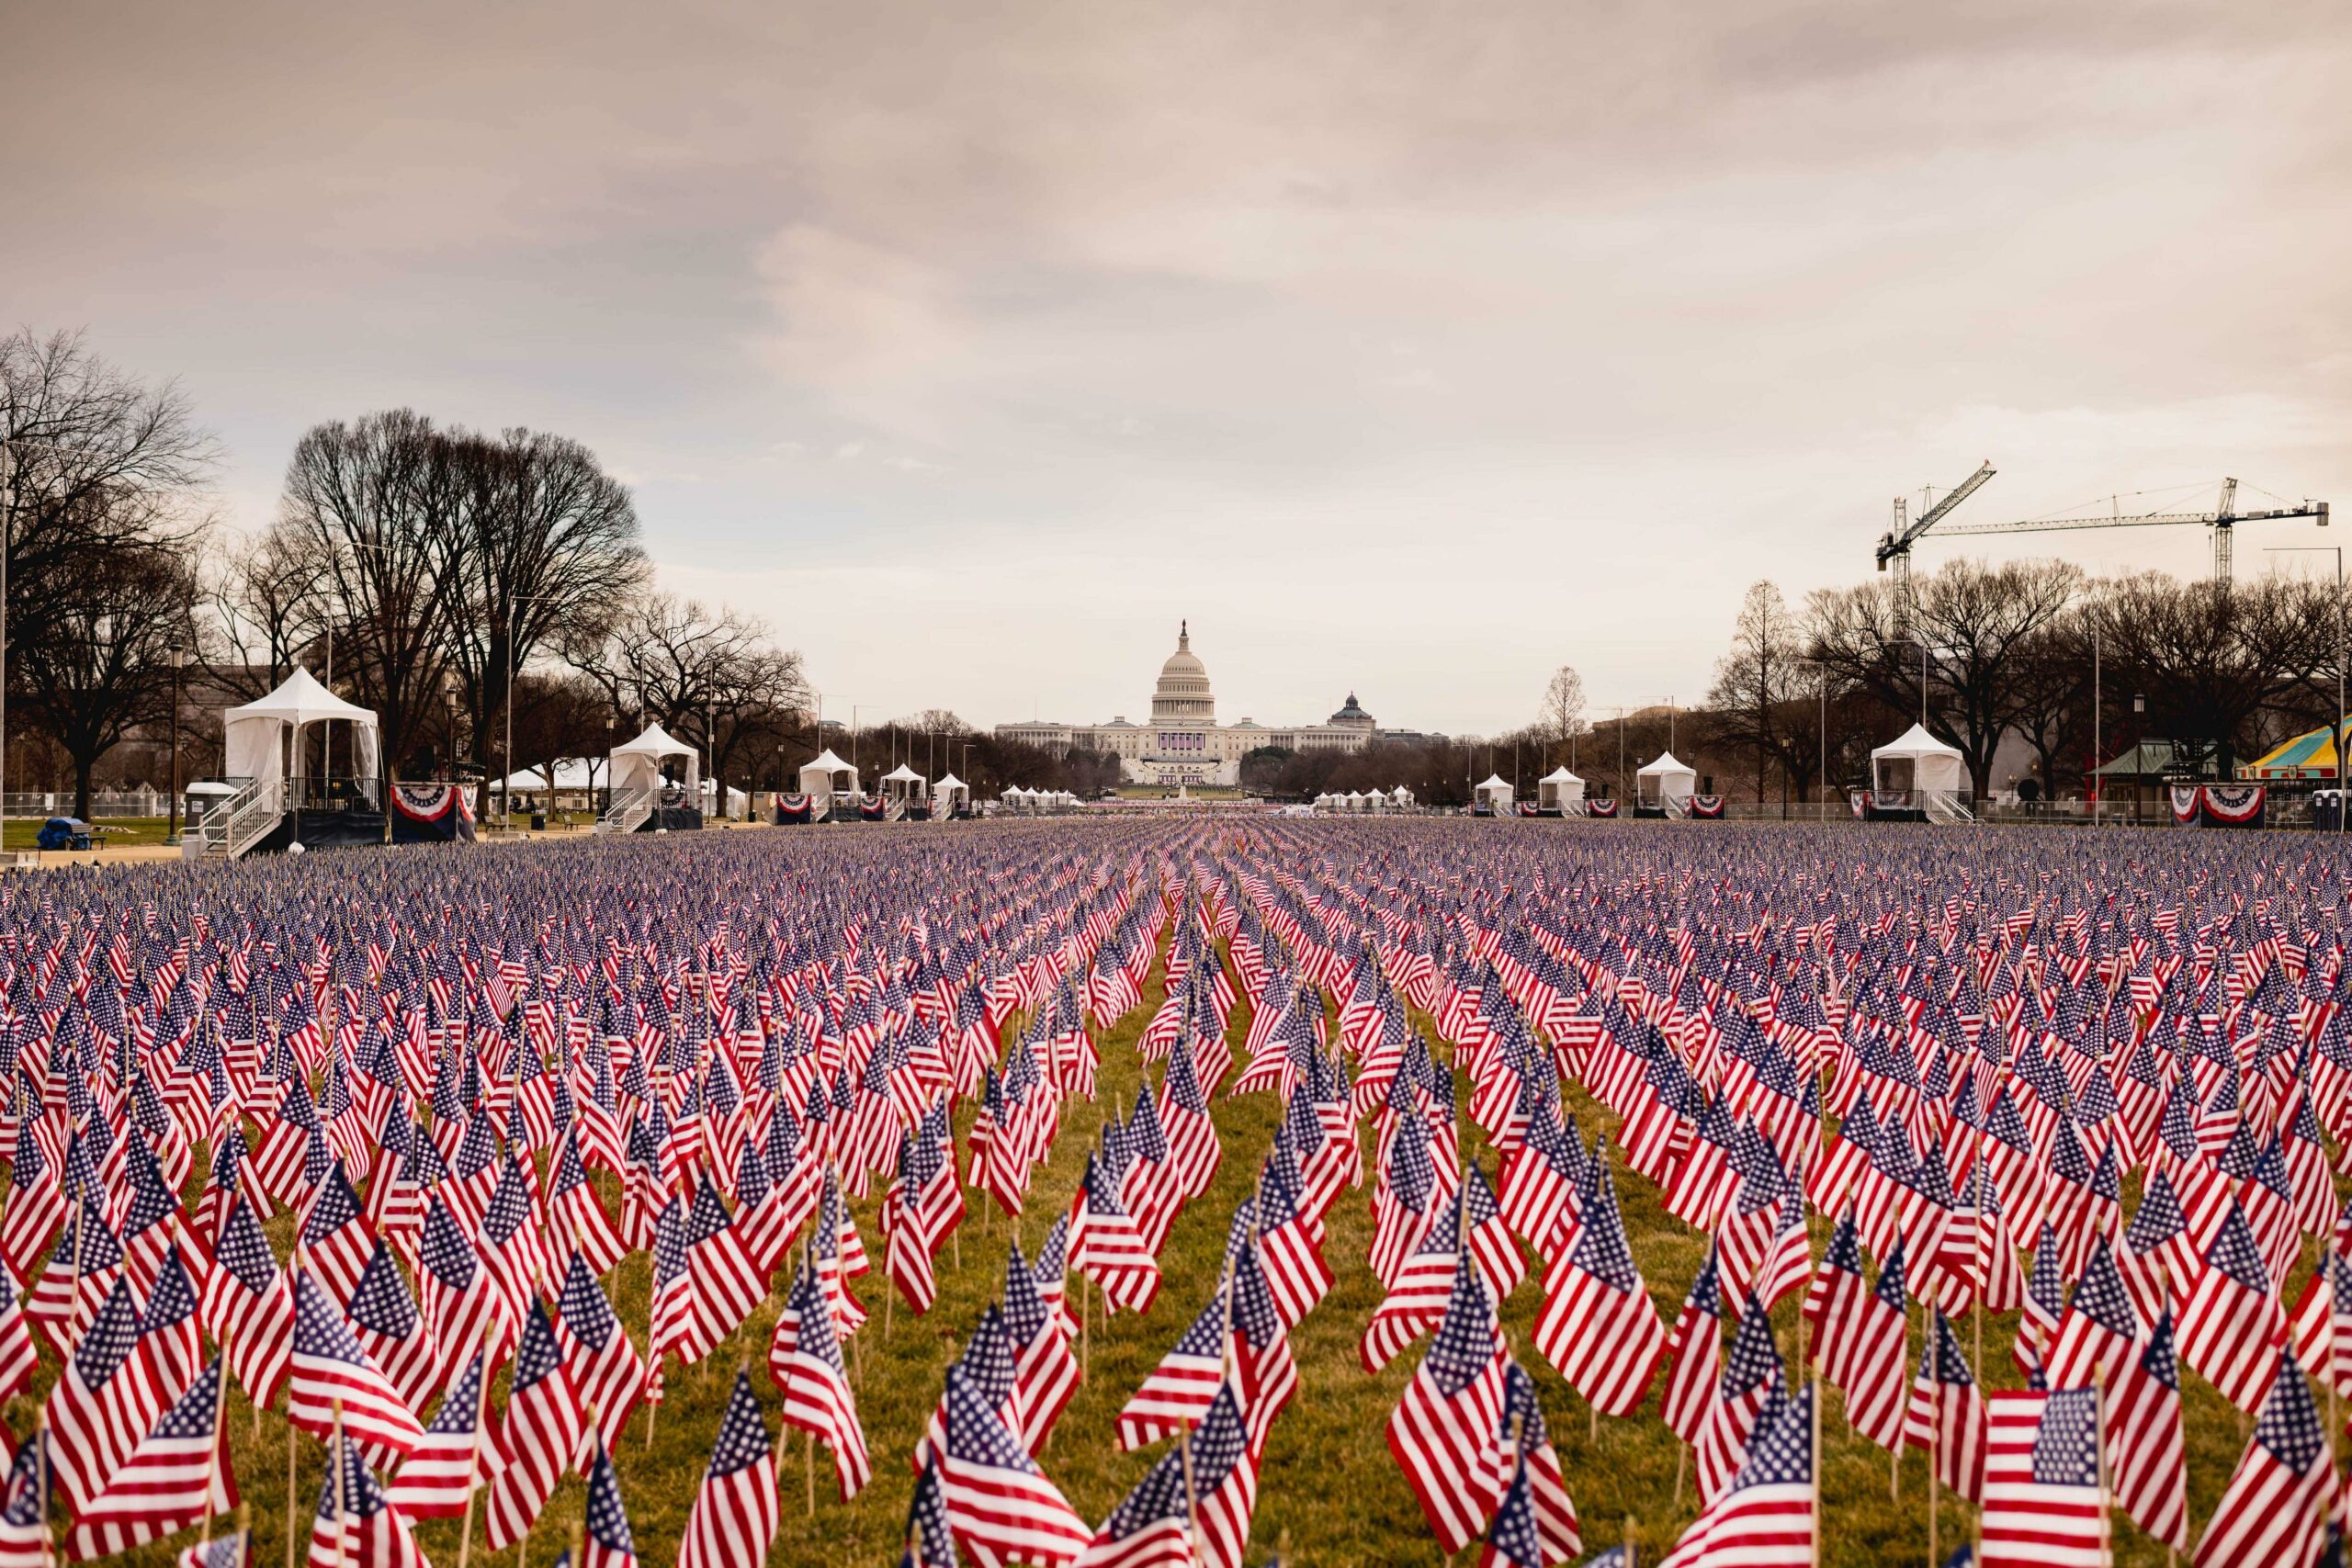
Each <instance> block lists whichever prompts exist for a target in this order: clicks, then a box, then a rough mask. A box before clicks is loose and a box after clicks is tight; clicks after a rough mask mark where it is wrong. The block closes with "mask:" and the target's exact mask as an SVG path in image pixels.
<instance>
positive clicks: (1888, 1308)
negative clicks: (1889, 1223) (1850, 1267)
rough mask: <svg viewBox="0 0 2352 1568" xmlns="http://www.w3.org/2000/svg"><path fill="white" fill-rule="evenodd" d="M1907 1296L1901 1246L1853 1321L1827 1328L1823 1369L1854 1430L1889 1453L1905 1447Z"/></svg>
mask: <svg viewBox="0 0 2352 1568" xmlns="http://www.w3.org/2000/svg"><path fill="white" fill-rule="evenodd" d="M1906 1306H1907V1303H1906V1302H1905V1292H1904V1265H1903V1242H1902V1241H1901V1239H1900V1238H1897V1240H1896V1241H1895V1243H1894V1251H1892V1252H1890V1253H1889V1254H1887V1258H1886V1267H1885V1268H1884V1269H1882V1270H1881V1271H1880V1273H1879V1277H1878V1284H1877V1286H1876V1287H1875V1288H1873V1289H1872V1290H1871V1292H1870V1293H1869V1294H1868V1295H1866V1296H1864V1297H1862V1298H1861V1301H1860V1304H1859V1305H1858V1306H1857V1308H1856V1309H1855V1312H1854V1314H1853V1315H1852V1316H1851V1317H1849V1318H1848V1319H1846V1320H1845V1321H1844V1322H1842V1323H1841V1322H1838V1321H1836V1320H1832V1321H1830V1322H1829V1323H1827V1324H1825V1325H1823V1329H1822V1336H1821V1341H1820V1365H1821V1368H1822V1371H1823V1373H1824V1375H1826V1377H1828V1378H1829V1379H1830V1380H1831V1381H1832V1382H1837V1383H1839V1384H1841V1385H1842V1386H1843V1387H1844V1388H1845V1390H1846V1413H1847V1416H1848V1417H1849V1419H1850V1420H1851V1421H1852V1422H1853V1424H1854V1429H1855V1430H1856V1431H1858V1432H1860V1433H1861V1434H1862V1436H1864V1437H1866V1438H1869V1439H1870V1440H1871V1441H1872V1442H1874V1443H1876V1444H1877V1445H1878V1446H1879V1447H1881V1448H1883V1449H1885V1450H1888V1451H1889V1452H1899V1451H1901V1449H1902V1446H1903V1401H1904V1390H1905V1383H1906V1382H1907V1381H1908V1380H1907V1372H1908V1370H1909V1369H1908V1368H1907V1366H1906V1365H1905V1362H1906V1361H1907V1359H1908V1358H1909V1354H1910V1326H1911V1320H1910V1318H1909V1316H1908V1315H1907V1314H1906Z"/></svg>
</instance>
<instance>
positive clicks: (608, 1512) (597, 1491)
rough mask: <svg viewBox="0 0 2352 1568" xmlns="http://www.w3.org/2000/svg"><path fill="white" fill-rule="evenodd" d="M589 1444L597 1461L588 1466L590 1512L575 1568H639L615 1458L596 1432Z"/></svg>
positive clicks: (584, 1526) (588, 1511) (583, 1524)
mask: <svg viewBox="0 0 2352 1568" xmlns="http://www.w3.org/2000/svg"><path fill="white" fill-rule="evenodd" d="M589 1442H590V1443H591V1445H592V1446H593V1448H594V1455H595V1457H594V1459H593V1460H592V1461H590V1462H589V1465H588V1508H587V1515H586V1517H585V1518H584V1519H583V1520H582V1529H581V1540H580V1547H581V1561H580V1562H579V1563H578V1564H576V1568H637V1538H636V1537H635V1536H634V1535H632V1534H631V1533H630V1532H629V1528H628V1511H627V1510H626V1509H624V1508H623V1507H622V1506H621V1483H620V1477H619V1476H617V1475H616V1474H614V1473H613V1456H612V1455H611V1454H610V1453H608V1452H607V1451H605V1445H604V1443H603V1442H601V1441H599V1440H598V1439H597V1438H596V1437H595V1435H594V1432H593V1431H592V1432H591V1433H590V1435H589Z"/></svg>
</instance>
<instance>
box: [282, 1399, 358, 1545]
mask: <svg viewBox="0 0 2352 1568" xmlns="http://www.w3.org/2000/svg"><path fill="white" fill-rule="evenodd" d="M291 1403H292V1402H291V1397H290V1396H289V1397H288V1407H289V1408H290V1407H291ZM327 1463H328V1465H329V1466H330V1467H332V1468H333V1469H334V1568H343V1565H344V1544H345V1540H346V1539H347V1537H348V1534H349V1531H348V1529H347V1528H346V1527H345V1524H344V1520H345V1518H347V1517H349V1516H350V1512H351V1499H350V1498H349V1497H347V1496H345V1495H344V1489H343V1469H344V1466H343V1401H342V1400H340V1399H338V1400H336V1401H335V1402H334V1446H332V1447H331V1448H329V1449H328V1450H327Z"/></svg>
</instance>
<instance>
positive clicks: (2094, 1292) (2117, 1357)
mask: <svg viewBox="0 0 2352 1568" xmlns="http://www.w3.org/2000/svg"><path fill="white" fill-rule="evenodd" d="M2139 1342H2140V1316H2139V1314H2138V1313H2137V1312H2135V1311H2134V1310H2133V1309H2132V1305H2131V1292H2130V1291H2128V1290H2126V1289H2125V1288H2124V1284H2123V1275H2122V1273H2121V1271H2120V1270H2119V1269H2117V1268H2116V1266H2115V1255H2114V1253H2113V1252H2112V1251H2110V1250H2109V1247H2108V1244H2107V1238H2106V1237H2105V1236H2100V1237H2098V1239H2096V1240H2095V1241H2093V1242H2092V1244H2091V1252H2090V1258H2089V1260H2088V1261H2087V1262H2086V1264H2085V1265H2084V1267H2083V1275H2082V1278H2081V1279H2080V1280H2077V1281H2076V1282H2075V1294H2074V1297H2073V1299H2072V1300H2071V1301H2069V1302H2068V1303H2066V1315H2065V1316H2064V1317H2063V1318H2061V1319H2060V1320H2059V1323H2058V1339H2057V1343H2056V1344H2054V1345H2053V1346H2052V1347H2051V1350H2050V1366H2049V1368H2048V1371H2047V1376H2048V1378H2049V1380H2050V1386H2051V1387H2052V1388H2083V1387H2087V1386H2088V1385H2089V1384H2090V1383H2091V1382H2093V1381H2094V1380H2095V1378H2097V1377H2098V1374H2099V1370H2100V1369H2101V1368H2104V1369H2106V1371H2107V1372H2109V1373H2112V1372H2115V1371H2120V1369H2121V1368H2122V1366H2123V1364H2124V1362H2125V1361H2127V1360H2128V1359H2131V1356H2132V1355H2133V1353H2134V1352H2135V1351H2136V1350H2137V1348H2138V1346H2139Z"/></svg>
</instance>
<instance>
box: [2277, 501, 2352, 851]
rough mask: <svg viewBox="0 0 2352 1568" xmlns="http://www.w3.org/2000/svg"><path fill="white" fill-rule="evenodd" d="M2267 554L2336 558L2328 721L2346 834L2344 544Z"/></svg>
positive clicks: (2350, 640) (2348, 658)
mask: <svg viewBox="0 0 2352 1568" xmlns="http://www.w3.org/2000/svg"><path fill="white" fill-rule="evenodd" d="M2266 550H2267V553H2269V554H2273V555H2303V554H2312V555H2332V556H2334V557H2335V714H2334V716H2331V717H2330V718H2329V719H2328V721H2327V739H2328V741H2329V743H2330V744H2331V745H2332V746H2333V747H2334V748H2335V830H2336V831H2337V832H2339V833H2341V832H2343V831H2344V818H2345V817H2346V815H2347V813H2346V811H2345V809H2344V807H2345V802H2346V798H2347V792H2346V787H2345V782H2344V673H2345V666H2346V665H2347V664H2352V628H2347V626H2346V621H2345V617H2344V547H2343V546H2341V545H2271V546H2267V547H2266Z"/></svg>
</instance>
